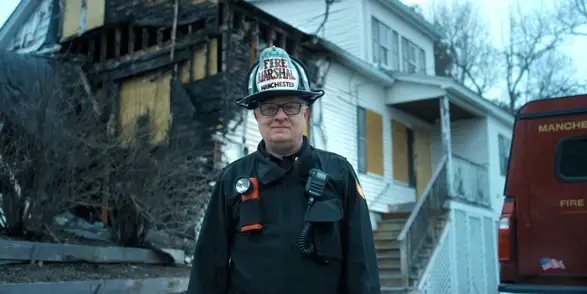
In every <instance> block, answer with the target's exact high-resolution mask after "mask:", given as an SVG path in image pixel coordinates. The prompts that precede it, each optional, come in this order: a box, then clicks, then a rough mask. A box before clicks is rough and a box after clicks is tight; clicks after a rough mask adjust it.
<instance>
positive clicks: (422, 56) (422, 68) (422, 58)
mask: <svg viewBox="0 0 587 294" xmlns="http://www.w3.org/2000/svg"><path fill="white" fill-rule="evenodd" d="M419 50H420V52H419V54H418V71H419V72H423V73H425V72H426V52H425V51H424V49H422V48H419Z"/></svg>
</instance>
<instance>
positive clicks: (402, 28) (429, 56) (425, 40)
mask: <svg viewBox="0 0 587 294" xmlns="http://www.w3.org/2000/svg"><path fill="white" fill-rule="evenodd" d="M365 6H366V7H365V16H366V17H365V18H364V20H363V21H364V23H365V25H366V27H367V30H366V31H365V32H364V34H363V38H362V39H363V40H362V43H363V46H364V48H363V50H364V51H363V52H365V55H364V56H362V57H363V58H365V59H366V60H368V61H369V62H372V60H373V56H372V55H373V54H372V53H373V50H372V44H373V43H372V42H371V35H372V34H371V24H372V23H371V18H372V17H375V18H377V19H378V20H379V21H381V22H383V23H384V24H386V25H387V26H389V27H390V28H391V29H392V30H395V31H396V32H398V34H399V35H400V37H401V36H403V37H406V38H407V39H408V40H410V41H412V42H413V43H414V44H415V45H416V46H418V47H420V48H422V49H424V51H425V52H426V73H427V74H429V75H434V74H435V70H434V42H433V41H432V39H431V38H429V37H428V36H426V35H425V34H424V33H422V32H420V31H419V30H417V29H416V28H414V27H412V26H410V25H409V24H408V23H406V22H405V21H404V20H403V19H404V18H405V16H401V15H396V14H394V13H393V12H391V11H390V10H389V9H387V8H385V7H383V6H382V5H381V4H379V3H377V2H375V1H365ZM399 47H400V48H399V50H400V64H401V62H402V61H401V60H402V59H401V56H402V53H401V50H402V48H401V38H400V45H399Z"/></svg>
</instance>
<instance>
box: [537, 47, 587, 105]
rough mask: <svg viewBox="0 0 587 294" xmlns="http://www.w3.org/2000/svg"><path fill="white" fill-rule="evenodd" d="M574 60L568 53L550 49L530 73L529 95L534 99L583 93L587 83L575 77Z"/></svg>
mask: <svg viewBox="0 0 587 294" xmlns="http://www.w3.org/2000/svg"><path fill="white" fill-rule="evenodd" d="M575 73H576V72H575V70H574V66H573V60H572V58H570V57H569V56H568V55H566V54H562V53H560V52H557V51H550V52H548V53H547V54H546V55H545V56H543V57H542V58H540V59H539V60H538V61H537V62H535V63H534V64H533V65H532V67H531V69H530V71H529V72H528V74H529V75H530V76H536V77H537V78H532V79H530V81H529V85H528V87H527V95H528V96H529V97H530V98H531V99H534V100H537V99H547V98H553V97H561V96H565V95H574V94H579V93H582V92H583V91H584V90H585V84H584V83H580V82H579V81H577V80H576V79H574V78H573V76H574V74H575Z"/></svg>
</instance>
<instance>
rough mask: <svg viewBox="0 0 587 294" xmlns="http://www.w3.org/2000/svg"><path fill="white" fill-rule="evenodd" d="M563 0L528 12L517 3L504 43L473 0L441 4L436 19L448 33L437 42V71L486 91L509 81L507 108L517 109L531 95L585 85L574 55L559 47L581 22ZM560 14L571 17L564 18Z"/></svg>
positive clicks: (559, 92)
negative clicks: (498, 41) (494, 39)
mask: <svg viewBox="0 0 587 294" xmlns="http://www.w3.org/2000/svg"><path fill="white" fill-rule="evenodd" d="M568 1H572V3H576V2H577V3H578V2H582V0H568ZM569 3H571V2H569ZM558 4H559V5H555V6H554V8H553V9H550V10H546V9H542V10H540V9H537V10H532V11H526V12H522V11H521V8H520V6H517V7H512V9H511V10H510V15H509V30H508V40H507V42H506V43H505V44H504V45H503V47H501V48H499V49H498V48H496V47H495V46H494V45H493V44H492V42H491V39H492V38H491V34H490V33H489V32H488V28H487V27H486V26H485V25H484V24H482V23H481V22H480V20H479V18H478V14H477V11H476V9H475V8H474V6H473V5H472V2H465V3H459V2H456V1H455V2H453V3H452V4H450V5H447V4H444V5H440V6H436V7H435V9H434V13H433V20H434V22H435V24H436V25H437V26H439V27H440V28H441V30H442V31H443V33H444V39H443V40H442V41H441V42H440V43H439V44H437V46H436V51H437V52H436V56H437V64H436V65H437V72H438V71H440V72H439V73H438V74H442V75H446V76H450V77H452V78H454V79H455V80H456V81H458V82H460V83H461V84H464V85H466V86H468V87H470V88H472V89H473V90H474V91H476V92H477V93H478V94H479V95H482V96H483V95H484V94H486V93H487V91H488V90H490V89H492V88H496V87H501V86H504V87H505V89H506V93H507V95H506V97H505V98H506V99H505V100H506V101H507V105H508V107H507V108H508V109H509V110H510V111H512V112H513V111H514V110H515V109H516V108H517V107H518V106H519V105H520V104H521V103H524V102H527V101H531V100H535V99H544V98H547V97H556V96H562V95H568V94H575V93H577V92H579V91H582V90H583V89H584V88H583V85H582V84H580V83H578V82H577V81H576V79H575V78H573V72H574V68H573V63H572V62H571V61H570V57H568V56H565V55H564V53H563V52H561V51H560V50H559V48H560V45H561V44H562V43H563V42H564V41H565V40H566V38H567V37H568V36H570V35H571V34H573V32H574V31H573V30H574V29H575V28H577V27H578V24H579V22H578V21H576V20H574V19H576V18H577V16H576V15H577V14H576V13H575V15H574V16H573V17H570V16H569V15H571V13H570V12H569V11H570V10H569V9H570V8H569V7H570V6H569V5H570V4H568V3H567V4H564V3H563V4H564V5H563V4H561V3H558ZM560 19H568V20H569V22H568V23H566V24H564V23H561V21H559V20H560Z"/></svg>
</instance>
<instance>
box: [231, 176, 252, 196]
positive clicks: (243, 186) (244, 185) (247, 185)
mask: <svg viewBox="0 0 587 294" xmlns="http://www.w3.org/2000/svg"><path fill="white" fill-rule="evenodd" d="M251 187H252V183H251V180H250V179H249V178H245V177H242V178H240V179H238V180H236V184H235V185H234V190H236V192H237V193H239V194H245V193H247V192H249V191H250V190H251Z"/></svg>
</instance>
